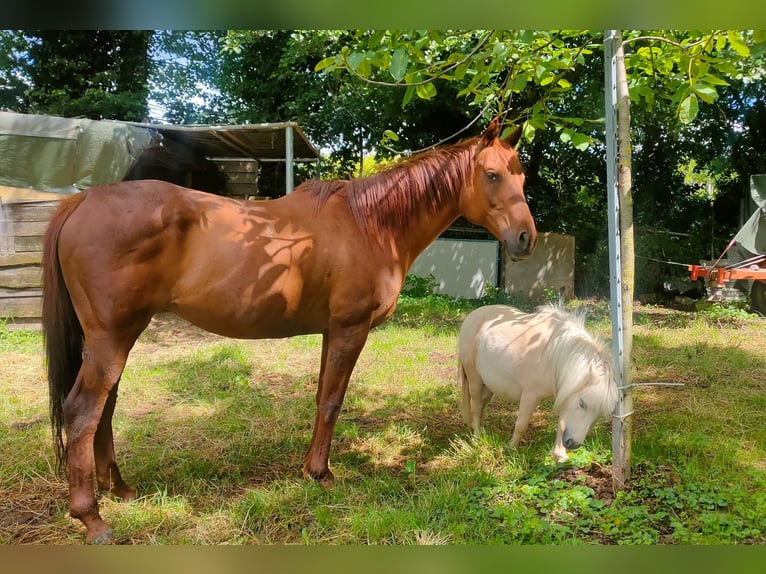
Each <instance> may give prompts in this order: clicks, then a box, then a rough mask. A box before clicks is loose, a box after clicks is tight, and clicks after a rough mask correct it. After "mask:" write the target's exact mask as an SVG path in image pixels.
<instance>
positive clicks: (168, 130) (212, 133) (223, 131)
mask: <svg viewBox="0 0 766 574" xmlns="http://www.w3.org/2000/svg"><path fill="white" fill-rule="evenodd" d="M130 123H131V125H134V126H137V127H141V128H146V129H150V130H155V131H157V132H159V133H160V134H161V135H162V136H163V137H167V138H172V139H174V140H176V141H179V142H181V143H184V144H188V145H190V146H192V147H194V148H196V149H197V150H199V151H200V152H201V153H203V154H204V155H205V156H207V157H208V158H218V159H220V158H251V159H257V160H262V161H263V160H265V161H269V160H272V161H274V160H284V159H285V158H286V157H287V134H286V131H287V128H292V131H293V134H294V135H293V154H292V156H293V160H294V161H317V160H318V159H319V158H320V156H319V152H318V151H317V150H316V148H315V147H314V146H313V145H312V144H311V142H309V140H308V138H307V137H306V134H304V133H303V130H301V128H300V126H299V125H298V124H297V123H295V122H279V123H268V124H243V125H231V126H229V125H193V124H188V125H171V124H146V123H134V122H130Z"/></svg>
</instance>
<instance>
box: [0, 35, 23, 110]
mask: <svg viewBox="0 0 766 574" xmlns="http://www.w3.org/2000/svg"><path fill="white" fill-rule="evenodd" d="M28 49H29V42H28V39H27V37H26V36H25V35H24V33H23V32H20V31H18V30H0V109H8V110H14V111H17V112H26V111H27V109H28V108H29V102H28V101H27V96H26V91H27V88H28V85H29V78H28V77H27V67H28V63H27V51H28Z"/></svg>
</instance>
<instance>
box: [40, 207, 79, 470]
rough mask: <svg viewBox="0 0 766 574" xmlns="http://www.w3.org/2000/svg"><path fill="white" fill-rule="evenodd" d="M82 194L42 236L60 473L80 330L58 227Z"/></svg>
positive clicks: (51, 399) (57, 215) (44, 307)
mask: <svg viewBox="0 0 766 574" xmlns="http://www.w3.org/2000/svg"><path fill="white" fill-rule="evenodd" d="M83 195H84V193H78V194H77V195H74V196H72V197H69V198H67V199H65V200H63V201H62V202H61V205H60V206H59V208H58V209H57V210H56V212H55V213H54V214H53V215H52V216H51V219H50V222H49V223H48V227H47V229H46V230H45V235H44V237H43V260H42V268H43V304H42V311H43V313H42V326H43V337H44V339H45V358H46V362H47V367H48V394H49V397H48V399H49V403H50V419H51V429H52V431H53V440H54V448H55V453H56V462H57V471H58V472H59V473H61V472H62V471H63V470H64V469H65V468H66V447H65V446H64V440H63V437H62V429H63V426H64V399H66V397H67V395H68V394H69V391H71V390H72V387H73V386H74V383H75V380H76V378H77V373H78V372H79V371H80V367H81V366H82V351H83V331H82V325H80V321H79V319H78V318H77V315H76V313H75V310H74V307H73V306H72V299H71V298H70V296H69V291H68V290H67V286H66V284H65V283H64V276H63V275H62V273H61V263H60V261H59V256H58V241H59V234H60V233H61V228H62V227H63V226H64V223H66V220H67V219H68V218H69V216H70V215H71V214H72V212H73V211H74V210H75V209H77V206H78V205H80V203H81V202H82V200H83Z"/></svg>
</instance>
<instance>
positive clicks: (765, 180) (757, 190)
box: [734, 174, 766, 255]
mask: <svg viewBox="0 0 766 574" xmlns="http://www.w3.org/2000/svg"><path fill="white" fill-rule="evenodd" d="M750 196H751V197H752V198H753V201H754V202H755V204H756V205H757V206H758V209H756V210H755V213H753V215H751V216H750V219H748V220H747V222H746V223H745V225H744V226H742V229H740V230H739V232H738V233H737V235H735V236H734V240H735V241H736V242H737V243H738V244H740V245H741V246H742V247H744V248H745V249H747V250H748V251H749V252H750V253H755V254H758V255H763V254H766V174H762V175H753V176H751V177H750Z"/></svg>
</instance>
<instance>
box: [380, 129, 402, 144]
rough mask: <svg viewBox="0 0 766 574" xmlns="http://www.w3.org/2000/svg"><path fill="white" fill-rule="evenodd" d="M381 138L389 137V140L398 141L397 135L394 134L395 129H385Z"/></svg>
mask: <svg viewBox="0 0 766 574" xmlns="http://www.w3.org/2000/svg"><path fill="white" fill-rule="evenodd" d="M383 139H389V140H391V141H394V142H398V141H399V136H398V135H397V134H396V132H395V131H392V130H386V131H384V132H383Z"/></svg>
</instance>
